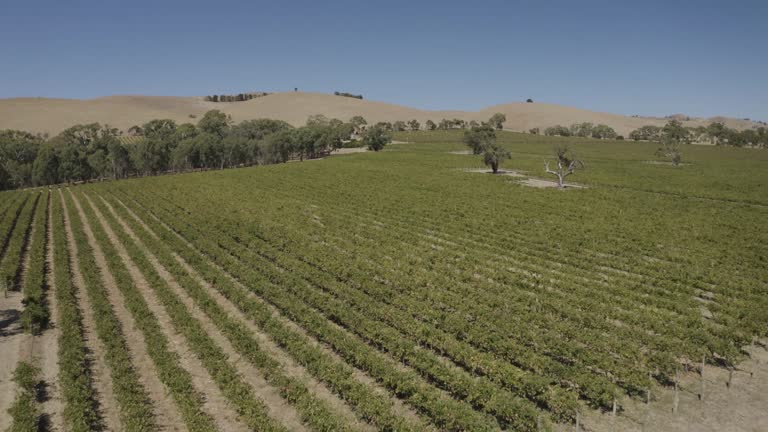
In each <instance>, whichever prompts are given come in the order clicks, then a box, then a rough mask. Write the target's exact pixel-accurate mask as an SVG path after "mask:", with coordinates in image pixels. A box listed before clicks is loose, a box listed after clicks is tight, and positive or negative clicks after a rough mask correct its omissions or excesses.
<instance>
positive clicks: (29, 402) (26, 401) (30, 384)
mask: <svg viewBox="0 0 768 432" xmlns="http://www.w3.org/2000/svg"><path fill="white" fill-rule="evenodd" d="M12 380H13V382H14V383H16V385H17V386H18V389H17V391H16V399H15V400H14V401H13V404H12V405H11V407H10V408H9V409H8V414H10V416H11V418H12V419H13V422H12V423H11V426H10V427H9V428H8V429H7V430H6V432H35V431H37V430H39V428H40V406H39V404H38V402H37V399H38V395H37V393H38V392H37V387H38V384H39V382H40V368H38V367H37V366H34V365H32V364H30V363H27V362H24V361H22V362H19V363H18V365H17V366H16V369H14V371H13V378H12Z"/></svg>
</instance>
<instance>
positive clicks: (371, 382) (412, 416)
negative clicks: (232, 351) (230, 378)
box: [117, 199, 429, 430]
mask: <svg viewBox="0 0 768 432" xmlns="http://www.w3.org/2000/svg"><path fill="white" fill-rule="evenodd" d="M117 201H118V202H119V203H120V205H122V206H123V207H124V208H125V209H126V210H127V211H128V212H129V214H131V215H132V216H133V217H134V218H135V219H136V220H138V221H139V222H140V223H142V224H143V221H142V220H141V218H139V217H138V215H136V214H135V213H134V212H133V211H132V210H131V209H130V207H129V206H127V205H126V204H125V203H124V202H123V201H121V200H119V199H117ZM153 217H154V216H153ZM154 218H155V220H157V221H158V222H159V223H161V224H162V225H163V226H164V227H165V228H166V229H168V230H169V231H170V232H172V233H174V234H175V235H176V236H177V237H178V238H179V239H180V240H181V241H183V242H184V243H185V244H186V245H187V246H188V247H190V248H191V249H192V250H195V251H197V252H199V251H198V249H197V248H196V247H195V246H194V245H193V244H191V243H189V242H188V241H187V240H186V239H185V238H183V237H182V236H180V235H179V234H178V233H176V232H175V231H173V230H172V229H170V227H168V225H166V224H165V223H164V222H163V221H161V220H159V219H157V218H156V217H154ZM177 259H178V260H180V262H181V263H182V264H183V265H185V268H187V269H191V267H190V266H189V265H188V264H187V263H186V262H185V261H184V260H183V259H182V258H181V257H177ZM210 264H211V265H212V266H214V267H216V268H217V269H219V270H220V271H221V272H222V273H224V275H226V277H227V278H228V279H229V280H230V281H231V282H232V283H233V284H235V285H236V286H238V287H239V288H240V289H242V290H243V292H245V293H246V295H247V296H248V297H249V298H250V299H253V300H255V301H257V302H259V303H261V304H262V305H264V306H265V307H267V308H268V309H269V310H270V311H271V313H272V317H273V318H275V319H278V320H280V322H281V323H282V324H283V325H285V326H286V327H288V328H290V329H291V330H293V331H295V332H297V333H299V334H301V335H302V336H304V337H305V338H306V339H307V340H308V341H309V343H310V344H311V345H312V346H313V347H316V348H318V349H319V350H321V351H323V353H325V354H326V355H328V356H329V357H331V358H333V360H334V361H336V362H339V363H342V364H347V365H348V366H349V367H350V368H351V369H352V370H353V377H354V378H355V379H356V380H357V381H358V382H360V383H362V384H365V385H367V386H368V387H369V388H371V389H372V390H373V391H374V392H376V393H377V394H379V395H382V396H385V397H388V398H389V399H390V400H391V401H392V403H393V405H394V412H395V413H396V414H398V415H399V416H402V417H405V418H407V419H408V420H410V421H412V422H414V423H415V424H419V423H421V424H425V423H424V421H423V420H422V419H421V417H420V416H419V415H418V414H417V413H416V411H415V410H414V409H412V408H411V407H409V406H407V405H406V404H404V403H403V401H402V400H400V399H398V398H396V397H391V395H390V394H389V392H388V390H387V389H386V388H384V387H382V386H381V385H379V383H378V382H376V380H375V379H373V378H372V377H370V376H369V375H368V374H367V373H365V372H364V371H362V370H360V369H358V368H356V367H354V366H352V365H349V364H348V363H347V362H346V361H345V360H344V359H343V358H341V356H339V355H338V354H337V353H336V352H335V351H333V350H332V349H331V348H329V347H328V346H326V345H324V344H322V343H320V342H318V341H317V340H316V339H315V338H314V337H312V336H311V335H310V334H308V333H307V332H306V330H304V329H303V328H302V327H301V326H299V325H298V324H296V323H294V322H293V321H291V320H289V319H287V318H285V317H283V316H282V314H281V313H280V311H278V310H277V309H276V308H275V307H274V306H272V305H271V304H269V303H266V302H264V301H263V300H262V299H261V298H259V297H258V296H257V295H256V294H254V293H253V292H252V291H251V290H250V289H249V288H248V287H246V286H244V285H243V284H242V283H240V281H239V280H237V279H236V278H234V277H233V276H232V275H230V274H229V273H228V272H227V271H226V270H225V269H223V268H221V267H220V266H219V265H218V264H216V263H213V262H211V263H210ZM193 276H195V277H197V278H200V275H199V274H197V273H194V272H193ZM206 286H208V287H210V285H209V284H206ZM210 288H211V294H213V295H214V298H216V299H217V301H221V302H223V303H228V304H229V305H230V307H232V308H234V309H236V310H237V312H238V314H239V316H241V317H244V315H243V314H242V313H241V312H240V311H239V309H237V307H236V306H234V305H232V304H231V303H230V302H229V301H228V300H227V299H226V298H224V297H223V296H221V294H219V293H218V291H217V290H216V289H215V288H213V287H210ZM245 321H246V322H249V324H250V326H252V327H253V328H254V329H256V330H257V331H258V327H257V326H256V325H254V324H253V323H252V322H250V320H248V319H247V318H245ZM256 334H260V332H259V333H256ZM263 337H264V339H265V340H267V341H269V346H272V347H274V350H275V352H278V351H280V348H278V347H277V346H276V344H275V343H274V342H273V341H272V340H271V339H269V337H268V336H265V335H264V336H263ZM266 346H267V345H265V347H266ZM282 354H283V355H282V356H276V357H277V358H280V357H286V358H288V359H290V358H289V357H288V356H287V354H285V353H282ZM341 403H343V402H341ZM425 427H426V428H427V429H428V430H429V426H427V425H425Z"/></svg>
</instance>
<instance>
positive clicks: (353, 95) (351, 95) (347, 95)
mask: <svg viewBox="0 0 768 432" xmlns="http://www.w3.org/2000/svg"><path fill="white" fill-rule="evenodd" d="M333 94H334V95H336V96H344V97H349V98H353V99H362V98H363V95H356V94H352V93H347V92H338V91H335V92H333Z"/></svg>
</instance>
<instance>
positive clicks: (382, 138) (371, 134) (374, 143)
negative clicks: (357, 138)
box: [363, 125, 392, 151]
mask: <svg viewBox="0 0 768 432" xmlns="http://www.w3.org/2000/svg"><path fill="white" fill-rule="evenodd" d="M390 142H392V135H390V133H389V131H387V129H385V128H384V127H381V126H379V125H376V126H374V127H372V128H370V129H368V130H367V131H365V135H363V145H364V146H366V147H367V148H368V150H373V151H380V150H383V149H384V146H386V145H387V144H389V143H390Z"/></svg>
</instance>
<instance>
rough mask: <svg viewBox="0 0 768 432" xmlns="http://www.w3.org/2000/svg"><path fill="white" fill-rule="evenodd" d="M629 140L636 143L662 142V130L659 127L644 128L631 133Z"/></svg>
mask: <svg viewBox="0 0 768 432" xmlns="http://www.w3.org/2000/svg"><path fill="white" fill-rule="evenodd" d="M629 139H632V140H635V141H641V140H642V141H659V140H661V128H660V127H658V126H643V127H641V128H639V129H635V130H633V131H632V132H630V133H629Z"/></svg>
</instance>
